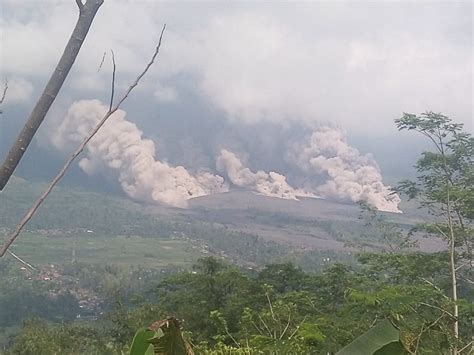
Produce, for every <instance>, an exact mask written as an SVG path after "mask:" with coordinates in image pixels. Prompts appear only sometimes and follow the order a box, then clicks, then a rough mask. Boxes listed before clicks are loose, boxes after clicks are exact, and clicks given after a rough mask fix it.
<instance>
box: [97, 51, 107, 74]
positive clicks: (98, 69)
mask: <svg viewBox="0 0 474 355" xmlns="http://www.w3.org/2000/svg"><path fill="white" fill-rule="evenodd" d="M106 54H107V52H105V51H104V54H103V55H102V59H101V60H100V64H99V68H97V73H98V72H100V70H101V69H102V64H104V60H105V55H106Z"/></svg>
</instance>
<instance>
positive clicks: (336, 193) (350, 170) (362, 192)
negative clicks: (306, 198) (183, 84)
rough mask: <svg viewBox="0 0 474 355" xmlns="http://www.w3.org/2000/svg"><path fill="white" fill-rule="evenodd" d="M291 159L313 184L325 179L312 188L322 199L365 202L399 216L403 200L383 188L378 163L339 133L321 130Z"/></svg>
mask: <svg viewBox="0 0 474 355" xmlns="http://www.w3.org/2000/svg"><path fill="white" fill-rule="evenodd" d="M289 158H290V159H291V160H292V161H293V163H295V164H296V165H297V166H298V168H300V169H301V170H302V171H303V172H304V173H305V174H308V175H309V176H312V177H314V180H317V179H321V178H325V179H326V180H325V182H324V183H323V184H322V185H316V186H313V188H314V190H315V192H316V193H317V194H318V195H320V196H321V197H323V198H328V199H338V200H349V201H352V202H358V201H366V202H367V203H369V204H371V205H372V206H374V207H376V208H377V209H379V210H381V211H387V212H400V210H399V209H398V204H399V203H400V198H399V197H398V195H396V194H391V191H390V187H389V186H385V185H384V184H383V182H382V174H381V172H380V169H379V167H378V165H377V163H376V162H375V160H374V159H373V158H372V157H371V156H370V155H362V154H361V153H360V152H359V151H358V150H357V149H355V148H353V147H350V146H349V145H348V144H347V141H346V137H345V135H344V133H343V132H342V131H340V130H338V129H334V128H330V127H323V128H320V129H318V130H317V131H315V132H313V133H312V134H311V137H309V139H308V140H307V141H306V142H304V143H302V144H301V143H298V144H295V145H294V146H293V147H292V149H291V152H290V154H289Z"/></svg>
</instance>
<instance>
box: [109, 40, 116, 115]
mask: <svg viewBox="0 0 474 355" xmlns="http://www.w3.org/2000/svg"><path fill="white" fill-rule="evenodd" d="M110 53H112V87H111V89H110V104H109V111H112V105H113V104H114V94H115V69H116V65H115V54H114V51H113V50H112V49H111V50H110Z"/></svg>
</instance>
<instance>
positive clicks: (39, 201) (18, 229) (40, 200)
mask: <svg viewBox="0 0 474 355" xmlns="http://www.w3.org/2000/svg"><path fill="white" fill-rule="evenodd" d="M165 28H166V25H164V26H163V29H162V30H161V34H160V39H159V41H158V45H157V46H156V48H155V52H154V53H153V56H152V57H151V59H150V61H149V62H148V64H147V65H146V67H145V69H144V70H143V71H142V72H141V73H140V74H139V75H138V76H137V78H136V79H135V81H134V82H133V83H132V85H130V86H129V88H128V89H127V91H126V92H125V94H124V95H123V96H122V98H121V99H120V100H119V102H118V103H117V104H116V105H115V106H114V107H113V108H112V109H111V110H109V111H108V112H107V113H106V114H105V116H104V117H103V118H102V120H100V122H99V123H98V124H97V125H96V126H95V128H94V130H93V131H92V132H91V133H90V134H89V136H88V137H87V138H86V139H85V140H84V141H83V142H82V143H81V145H80V146H79V147H78V148H77V149H76V151H75V152H74V153H73V154H72V155H71V157H70V158H69V159H68V160H67V161H66V162H65V164H64V166H63V167H62V168H61V170H60V171H59V173H58V174H57V175H56V176H55V177H54V179H53V180H52V181H51V182H50V184H49V186H48V187H47V189H46V190H45V191H44V192H43V193H42V194H41V196H40V197H39V198H38V199H37V200H36V201H35V203H34V204H33V206H31V208H30V209H29V210H28V212H27V213H26V214H25V215H24V216H23V218H22V219H21V221H20V223H18V225H17V226H16V228H15V230H14V231H13V233H12V234H10V235H9V236H8V238H7V239H6V241H5V242H4V244H3V245H2V247H1V249H0V257H1V256H3V255H5V252H6V251H7V249H8V248H9V247H10V245H11V244H12V243H13V242H14V241H15V239H16V238H17V237H18V235H19V234H20V232H21V231H22V230H23V228H24V227H25V225H26V224H27V223H28V222H29V221H30V219H31V218H32V217H33V216H34V215H35V213H36V211H37V210H38V208H39V207H40V206H41V205H42V203H43V202H44V200H45V199H46V198H47V197H48V195H49V194H50V193H51V191H52V190H53V188H54V187H55V186H56V184H57V183H58V182H59V181H60V180H61V178H62V177H63V176H64V175H65V174H66V171H67V170H68V169H69V167H70V166H71V165H72V163H73V162H74V160H75V159H76V158H77V157H78V156H79V155H80V154H81V153H82V151H83V150H84V148H85V147H86V145H87V144H88V143H89V141H90V140H91V139H92V138H93V137H94V136H95V135H96V133H97V132H98V131H99V130H100V129H101V128H102V126H103V125H104V124H105V122H107V120H108V119H109V118H110V116H112V115H113V114H114V113H115V111H117V110H118V109H119V108H120V106H121V105H122V103H123V102H124V101H125V100H126V99H127V98H128V96H129V95H130V93H131V92H132V90H133V89H134V88H135V87H136V86H137V85H138V83H139V82H140V80H141V79H142V78H143V77H144V76H145V74H146V73H147V72H148V70H149V69H150V67H151V66H152V65H153V63H154V62H155V59H156V57H157V56H158V53H159V52H160V47H161V41H162V39H163V33H164V32H165Z"/></svg>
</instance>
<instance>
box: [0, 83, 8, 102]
mask: <svg viewBox="0 0 474 355" xmlns="http://www.w3.org/2000/svg"><path fill="white" fill-rule="evenodd" d="M7 91H8V79H6V80H5V85H4V86H3V93H2V98H1V99H0V105H1V104H3V101H5V97H6V96H7Z"/></svg>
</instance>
